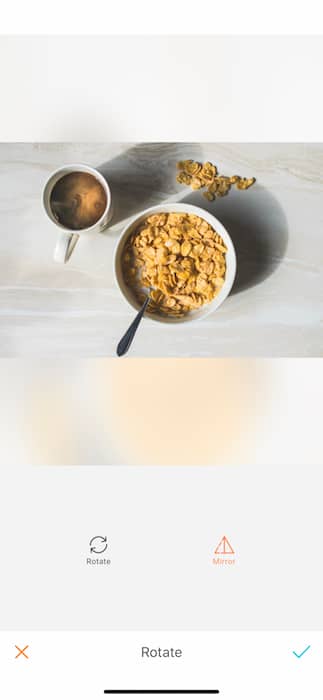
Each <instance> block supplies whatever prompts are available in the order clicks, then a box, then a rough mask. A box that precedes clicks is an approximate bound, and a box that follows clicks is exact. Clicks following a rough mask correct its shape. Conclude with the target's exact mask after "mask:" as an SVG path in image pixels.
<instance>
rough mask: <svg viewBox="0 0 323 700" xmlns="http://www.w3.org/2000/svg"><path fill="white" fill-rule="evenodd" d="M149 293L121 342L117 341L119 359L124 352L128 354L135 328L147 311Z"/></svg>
mask: <svg viewBox="0 0 323 700" xmlns="http://www.w3.org/2000/svg"><path fill="white" fill-rule="evenodd" d="M150 292H151V290H149V292H148V296H147V297H146V299H145V301H144V303H143V305H142V307H141V309H140V311H138V313H137V316H136V318H135V319H134V320H133V322H132V323H131V324H130V326H129V328H128V330H127V331H126V332H125V334H124V335H123V336H122V338H121V340H120V341H119V343H118V345H117V355H118V357H121V355H125V354H126V352H128V350H129V348H130V345H131V343H132V341H133V339H134V337H135V334H136V331H137V328H138V326H139V323H140V321H141V319H142V317H143V315H144V313H145V311H146V309H147V306H148V304H149V302H150V299H151V297H150Z"/></svg>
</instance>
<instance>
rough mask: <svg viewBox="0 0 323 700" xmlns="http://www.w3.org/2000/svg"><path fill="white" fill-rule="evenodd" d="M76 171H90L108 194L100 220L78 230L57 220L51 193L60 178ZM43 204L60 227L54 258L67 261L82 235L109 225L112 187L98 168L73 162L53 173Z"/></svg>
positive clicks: (47, 184) (58, 260) (99, 230)
mask: <svg viewBox="0 0 323 700" xmlns="http://www.w3.org/2000/svg"><path fill="white" fill-rule="evenodd" d="M76 172H78V173H80V172H82V173H88V174H89V175H93V177H95V178H96V180H98V182H99V183H100V184H101V185H102V187H103V189H104V191H105V194H106V199H107V203H106V207H105V210H104V212H103V214H102V216H100V218H99V219H98V221H96V222H95V224H93V225H92V226H89V227H88V228H82V229H79V230H77V231H70V230H68V229H67V228H66V226H64V225H63V224H61V223H60V222H59V221H57V218H56V217H55V216H54V214H53V211H52V207H51V194H52V191H53V188H54V187H55V185H56V183H57V182H58V180H60V179H61V178H62V177H64V175H68V174H70V173H76ZM43 204H44V207H45V211H46V214H47V215H48V216H49V218H50V220H51V221H53V222H54V224H56V226H57V228H58V229H59V231H58V238H57V242H56V246H55V249H54V260H56V262H60V263H66V262H67V261H68V260H69V258H70V256H71V254H72V252H73V250H74V248H75V245H76V243H77V241H78V239H79V237H80V236H89V235H90V236H92V235H93V233H100V232H101V231H103V230H104V229H105V228H106V227H107V225H108V223H109V222H110V221H111V218H112V201H111V191H110V187H109V185H108V183H107V181H106V179H105V178H104V177H103V175H101V173H100V172H99V171H98V170H96V168H92V167H91V166H90V165H84V164H80V163H76V164H74V163H72V164H71V165H64V166H63V167H61V168H59V169H58V170H55V172H54V173H52V175H51V176H50V178H49V180H47V183H46V185H45V188H44V192H43Z"/></svg>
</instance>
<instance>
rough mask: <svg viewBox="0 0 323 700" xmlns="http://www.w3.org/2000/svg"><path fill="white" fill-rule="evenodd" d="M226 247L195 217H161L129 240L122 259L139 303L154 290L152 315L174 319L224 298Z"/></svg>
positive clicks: (143, 225)
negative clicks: (216, 299) (217, 297)
mask: <svg viewBox="0 0 323 700" xmlns="http://www.w3.org/2000/svg"><path fill="white" fill-rule="evenodd" d="M226 252H227V248H226V246H225V245H224V242H223V240H222V238H221V236H220V235H219V234H218V233H217V232H216V231H215V230H214V229H213V228H212V227H211V225H210V224H209V223H208V222H207V221H205V220H204V219H202V218H201V217H199V216H196V215H195V214H190V213H184V212H183V213H181V212H174V213H158V214H153V215H151V216H148V217H147V218H145V219H144V220H143V221H142V222H141V223H140V224H139V226H138V227H137V228H136V229H135V231H134V232H133V233H132V234H131V235H130V237H129V239H128V241H127V243H126V245H125V247H124V251H123V255H122V270H123V275H124V278H125V282H126V284H127V285H128V286H129V287H130V289H131V290H132V292H133V293H134V295H135V297H136V299H137V300H138V302H139V303H142V302H143V301H144V299H145V296H146V295H147V291H148V292H149V291H150V297H151V299H152V301H151V302H150V305H149V306H150V311H151V312H152V313H153V312H154V310H155V312H156V311H158V312H159V313H163V314H170V315H173V316H183V315H184V314H186V313H188V312H190V311H192V310H193V309H198V308H199V307H201V306H203V305H204V304H207V303H209V302H210V301H212V299H214V297H216V296H217V294H218V293H219V291H220V289H221V287H222V285H223V283H224V280H225V274H226Z"/></svg>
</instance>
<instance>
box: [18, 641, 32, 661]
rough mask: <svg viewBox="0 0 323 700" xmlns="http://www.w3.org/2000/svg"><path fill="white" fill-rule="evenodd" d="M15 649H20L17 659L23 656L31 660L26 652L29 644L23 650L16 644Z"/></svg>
mask: <svg viewBox="0 0 323 700" xmlns="http://www.w3.org/2000/svg"><path fill="white" fill-rule="evenodd" d="M15 647H16V649H18V654H17V656H15V659H18V656H21V655H22V656H24V657H25V659H29V656H27V654H25V651H26V649H28V647H29V644H27V646H25V647H24V648H23V649H20V648H19V647H17V644H15Z"/></svg>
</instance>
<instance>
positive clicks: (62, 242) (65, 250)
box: [54, 231, 79, 263]
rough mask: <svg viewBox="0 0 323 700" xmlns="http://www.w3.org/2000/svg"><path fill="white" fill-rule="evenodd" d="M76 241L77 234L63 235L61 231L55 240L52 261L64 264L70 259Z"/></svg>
mask: <svg viewBox="0 0 323 700" xmlns="http://www.w3.org/2000/svg"><path fill="white" fill-rule="evenodd" d="M78 239H79V235H78V233H64V231H62V232H61V233H60V234H59V235H58V238H57V242H56V246H55V250H54V260H55V261H56V262H59V263H66V262H67V261H68V260H69V259H70V257H71V255H72V253H73V250H74V248H75V246H76V243H77V241H78Z"/></svg>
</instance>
